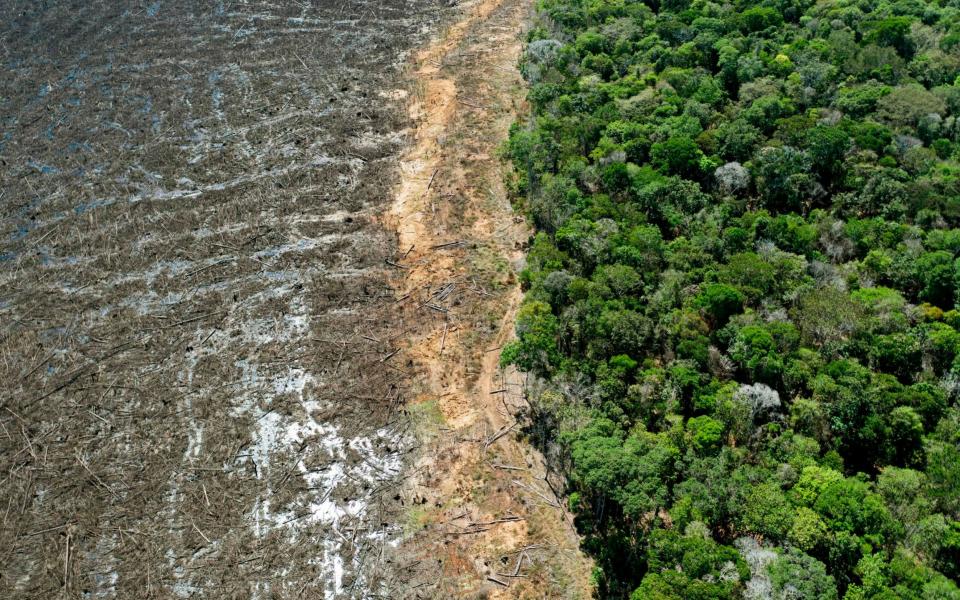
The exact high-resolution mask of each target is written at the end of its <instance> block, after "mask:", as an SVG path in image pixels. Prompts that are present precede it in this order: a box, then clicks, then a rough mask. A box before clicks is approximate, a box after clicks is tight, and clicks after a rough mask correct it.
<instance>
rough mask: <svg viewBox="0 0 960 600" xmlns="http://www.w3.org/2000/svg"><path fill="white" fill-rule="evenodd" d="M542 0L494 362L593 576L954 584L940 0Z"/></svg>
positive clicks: (959, 132) (951, 255)
mask: <svg viewBox="0 0 960 600" xmlns="http://www.w3.org/2000/svg"><path fill="white" fill-rule="evenodd" d="M540 8H541V12H542V15H543V17H542V18H543V23H542V27H538V28H537V29H536V30H535V33H534V34H532V36H531V39H532V40H538V41H537V42H536V43H537V44H539V45H538V46H536V48H532V49H531V52H530V53H529V56H528V57H527V58H526V59H525V60H524V63H523V70H524V73H525V75H526V76H527V77H528V79H529V80H530V83H531V88H530V94H529V98H530V104H531V107H532V111H533V114H532V115H531V118H530V119H529V121H528V122H526V123H524V124H517V125H516V126H514V128H513V129H512V130H511V136H510V141H509V144H508V145H507V148H506V155H507V156H508V157H509V159H510V160H511V161H512V163H513V165H514V179H513V181H512V186H511V189H512V190H514V191H515V192H516V193H517V195H518V198H517V200H518V205H520V206H522V208H523V209H524V210H525V211H526V212H527V213H528V215H529V216H530V218H531V220H532V221H533V223H534V225H535V226H536V227H537V229H538V230H539V231H540V233H538V234H537V235H536V236H535V238H534V239H533V243H532V245H531V247H530V250H529V254H528V260H527V267H526V269H525V270H524V271H523V272H522V274H521V281H522V283H523V285H524V289H525V290H526V292H527V298H526V300H525V303H524V306H523V308H522V309H521V311H520V313H519V315H518V317H517V335H518V339H517V341H515V342H513V343H511V344H508V345H507V346H506V347H505V348H504V350H503V355H502V358H503V361H504V362H505V363H512V364H515V365H517V366H519V367H520V368H522V369H523V370H525V371H528V372H530V373H533V374H534V375H535V376H537V377H538V378H539V379H540V380H541V381H540V384H539V385H538V386H535V389H538V390H543V391H541V392H539V393H534V394H532V397H531V403H532V405H533V409H532V412H531V415H532V416H533V417H534V418H535V419H536V421H535V423H534V424H533V425H532V427H531V431H532V432H535V434H536V435H535V439H537V440H538V442H539V443H542V444H544V446H545V447H547V448H548V449H549V450H550V452H549V453H548V455H549V456H551V457H553V458H552V466H553V467H555V468H557V469H558V470H560V471H561V472H562V474H563V475H565V476H566V477H567V479H568V482H569V490H568V491H569V492H570V501H571V506H572V509H573V510H574V512H575V514H576V523H577V526H578V527H579V529H580V531H581V533H582V534H583V545H584V548H585V549H586V550H587V551H588V552H590V553H591V554H592V555H593V556H594V557H595V558H596V560H597V565H598V578H597V582H598V593H599V594H600V596H601V597H606V598H624V599H625V598H635V599H640V598H643V599H647V598H655V599H674V598H684V599H686V598H703V599H708V598H710V599H713V598H739V597H741V596H742V595H743V593H744V590H745V589H746V585H747V581H748V580H749V579H750V578H759V581H758V582H755V583H758V585H760V586H766V587H767V589H769V590H770V593H771V595H772V597H775V598H814V599H831V600H833V599H839V598H844V600H857V599H860V598H864V599H866V598H871V599H873V598H878V599H879V598H884V599H885V598H916V599H922V600H931V599H933V598H938V599H939V598H946V599H958V600H960V590H958V588H957V586H956V585H955V583H954V581H953V580H952V579H951V578H956V577H958V576H960V569H958V567H957V564H958V562H960V466H958V465H960V407H958V406H957V399H958V398H960V312H958V310H957V305H958V304H960V294H958V289H960V202H958V199H960V163H958V162H957V158H958V155H960V149H958V146H957V144H958V142H960V124H958V117H960V85H958V83H960V78H958V74H960V58H958V54H957V49H958V48H960V43H958V40H960V36H958V33H957V31H958V26H957V23H958V22H960V20H958V19H960V13H958V9H957V7H956V6H954V5H953V4H951V3H939V4H937V3H924V2H917V1H914V0H879V1H877V2H858V3H851V2H841V1H839V0H823V1H820V2H812V1H808V0H804V1H793V0H776V1H770V2H762V3H759V2H754V3H750V2H737V3H733V4H722V3H720V4H717V3H711V2H699V1H689V0H660V1H657V0H649V1H647V2H633V1H624V0H589V1H587V0H541V3H540ZM551 38H552V39H551ZM745 540H754V541H752V542H750V543H748V542H745ZM755 540H762V544H763V545H758V544H757V542H756V541H755ZM751 543H752V545H751ZM748 558H749V560H748ZM747 564H749V565H750V568H747ZM751 568H752V569H753V570H752V571H751Z"/></svg>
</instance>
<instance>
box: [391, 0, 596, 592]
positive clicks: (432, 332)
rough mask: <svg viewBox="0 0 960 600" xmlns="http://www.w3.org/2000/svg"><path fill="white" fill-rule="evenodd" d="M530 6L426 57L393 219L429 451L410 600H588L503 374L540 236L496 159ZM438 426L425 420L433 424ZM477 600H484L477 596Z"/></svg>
mask: <svg viewBox="0 0 960 600" xmlns="http://www.w3.org/2000/svg"><path fill="white" fill-rule="evenodd" d="M532 9H533V6H532V3H531V2H529V1H527V0H478V1H476V2H473V3H469V4H466V5H464V6H463V11H464V17H463V19H462V20H461V21H459V22H458V23H457V24H456V25H454V26H452V27H451V28H450V29H449V30H448V31H447V32H446V34H445V35H444V36H443V37H442V38H441V39H440V40H438V41H437V42H435V43H434V44H431V45H430V46H429V47H427V48H426V49H425V50H424V51H422V52H421V53H420V54H419V55H418V56H417V58H416V72H415V77H416V81H417V90H418V93H417V97H416V102H414V104H413V106H412V109H411V110H412V113H413V116H414V117H415V118H416V119H417V120H418V123H419V125H418V128H417V132H416V143H415V145H414V146H413V147H412V148H411V149H410V150H409V151H408V152H407V153H406V154H405V156H404V159H403V161H402V163H401V184H400V187H399V190H398V194H397V197H396V201H395V202H394V205H393V209H392V211H391V215H390V216H391V222H392V223H393V224H394V226H395V227H396V228H397V235H398V238H399V244H398V248H399V250H400V254H399V255H398V257H397V258H396V264H397V265H398V267H399V268H400V269H402V270H401V272H400V274H399V276H398V282H397V283H396V284H395V287H396V288H398V289H399V290H400V293H399V295H398V304H400V305H401V306H403V307H404V311H405V315H406V317H405V318H406V320H407V322H408V323H410V324H411V326H410V333H409V334H408V337H407V345H406V346H405V347H404V349H403V351H402V353H401V356H402V357H403V358H404V359H405V360H406V362H407V364H408V365H409V367H410V368H411V369H412V370H413V371H414V372H415V374H416V375H415V383H414V386H416V387H415V388H414V391H415V392H416V396H415V398H414V404H413V410H414V411H415V412H417V413H419V414H420V415H421V420H420V423H419V425H420V438H421V440H422V443H423V445H422V447H421V448H420V450H419V452H418V456H419V461H418V463H417V464H416V466H415V468H414V470H413V472H412V475H411V477H410V480H409V483H408V485H407V487H406V488H405V491H404V494H403V501H404V504H405V506H406V507H407V511H408V516H407V529H408V536H407V537H406V538H405V542H404V543H403V544H401V546H400V548H399V549H398V550H397V552H396V557H397V560H398V562H399V563H400V565H401V572H407V573H409V574H410V577H411V580H410V583H409V584H408V586H407V588H406V589H405V591H406V593H407V595H408V596H410V597H425V598H426V597H431V598H432V597H436V598H459V597H463V598H472V597H481V595H482V596H485V597H493V598H587V597H589V595H590V589H589V575H590V568H591V565H590V563H589V561H588V560H586V559H585V558H584V556H583V555H582V554H581V553H580V552H579V550H578V539H577V537H576V534H575V532H574V530H573V527H572V522H571V519H570V516H569V515H568V514H567V513H566V511H565V509H564V507H563V500H562V499H561V498H560V497H558V496H557V494H556V490H555V488H556V487H557V486H553V485H551V484H550V483H549V482H548V481H547V478H546V473H545V467H544V463H543V460H542V457H540V456H539V454H538V453H537V452H536V451H535V450H533V449H532V448H531V447H530V446H529V445H527V444H526V443H525V442H524V441H523V440H522V439H520V438H519V437H518V433H519V423H518V422H517V420H516V413H517V412H518V410H519V409H520V408H521V407H522V405H523V402H524V400H523V381H522V380H521V378H520V376H519V375H518V374H517V373H516V372H514V371H503V370H501V369H500V368H499V366H498V363H499V354H500V353H499V349H500V348H501V347H502V346H503V345H504V344H505V343H506V342H507V341H509V340H510V338H511V337H512V335H513V321H514V316H515V313H516V310H517V307H518V306H519V303H520V300H521V292H520V289H519V285H518V283H517V280H516V277H515V273H516V271H517V270H518V269H519V268H520V267H521V265H522V261H523V256H524V254H523V249H524V244H525V243H526V241H527V240H528V238H529V235H530V232H529V230H528V228H527V227H526V225H525V224H524V222H523V220H522V219H521V218H519V217H518V216H517V215H516V214H515V213H514V212H513V210H512V209H511V206H510V203H509V200H508V197H507V193H506V189H505V186H504V172H503V169H504V168H505V167H504V165H503V164H502V163H501V161H500V160H499V159H498V158H497V151H498V147H499V145H500V144H501V143H502V142H503V141H504V140H506V137H507V133H508V130H509V127H510V125H511V124H512V123H513V122H514V121H515V120H516V118H517V115H518V114H519V113H520V111H522V110H523V98H524V96H525V91H524V90H525V88H524V84H523V81H522V79H521V78H520V75H519V73H518V70H517V66H518V61H519V57H520V52H521V39H522V32H523V28H524V27H525V25H526V24H527V23H529V20H530V16H531V14H530V13H531V11H532ZM425 417H430V418H425ZM478 594H479V595H478Z"/></svg>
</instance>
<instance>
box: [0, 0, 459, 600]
mask: <svg viewBox="0 0 960 600" xmlns="http://www.w3.org/2000/svg"><path fill="white" fill-rule="evenodd" d="M449 13H451V9H449V8H448V7H447V6H446V3H441V2H438V1H434V0H377V1H375V2H374V1H362V0H344V1H332V2H326V1H313V2H284V3H271V2H261V1H256V0H253V1H245V2H231V1H222V2H194V1H192V0H190V1H188V0H162V1H160V0H157V1H152V0H151V1H148V2H122V3H118V2H112V1H110V2H108V1H106V0H89V1H85V2H68V1H61V2H34V1H32V0H30V1H28V0H22V1H20V0H14V1H7V2H3V3H0V42H2V43H0V64H2V65H3V69H4V76H3V77H0V382H2V384H3V385H2V389H0V596H2V597H4V598H54V597H56V598H74V597H83V598H108V597H119V598H152V597H155V598H170V597H184V598H186V597H198V596H206V597H217V598H232V597H243V598H294V597H296V598H334V597H376V596H383V597H392V596H393V595H394V594H393V590H395V589H397V588H398V587H401V586H403V585H405V582H404V580H403V579H402V578H400V579H398V576H397V574H396V573H395V572H394V571H392V570H391V568H390V565H389V564H388V563H386V560H387V558H386V555H387V551H388V550H389V548H390V546H391V545H395V544H396V543H397V542H398V540H399V538H400V537H401V536H402V534H403V527H402V524H401V522H400V518H399V516H398V515H402V514H403V513H402V512H398V511H402V510H405V508H404V507H401V506H400V505H399V501H398V500H396V499H395V498H399V497H400V496H399V492H398V489H397V486H398V485H400V484H401V483H402V482H403V479H402V478H401V474H402V471H403V468H404V465H405V464H406V462H407V459H406V457H407V456H408V455H409V452H410V451H411V449H412V448H413V447H414V445H413V444H414V439H415V438H414V437H413V436H412V435H411V433H410V429H409V427H410V421H409V419H408V418H406V416H405V415H404V414H403V412H402V410H401V408H402V406H403V402H404V400H405V393H404V389H405V386H406V385H407V382H408V381H409V374H408V373H407V371H406V370H405V369H404V367H403V366H402V363H400V359H399V357H397V356H395V351H396V349H397V348H398V338H399V339H402V336H403V326H402V324H401V323H400V320H399V316H398V315H397V314H396V310H395V305H394V299H395V297H396V293H395V291H394V290H393V289H392V288H391V275H392V274H391V271H393V267H391V266H390V265H388V264H387V260H390V259H392V258H393V257H394V256H395V255H396V253H397V252H396V245H395V244H396V239H395V237H394V235H393V231H392V230H387V229H384V228H383V226H382V223H381V219H380V215H382V213H383V212H384V210H386V209H387V208H388V206H389V204H390V202H391V201H392V198H393V190H394V189H395V185H396V182H397V173H398V171H397V168H396V166H397V160H398V157H399V156H400V153H401V150H402V149H403V148H404V147H405V146H406V144H407V143H408V137H409V133H410V130H409V129H408V128H409V126H410V125H411V120H410V117H409V115H408V114H407V112H406V108H407V105H408V98H409V97H410V96H411V89H410V88H409V87H408V86H407V81H408V78H407V74H406V73H405V72H404V69H405V65H407V64H409V60H410V52H411V50H412V49H414V48H415V47H418V46H419V45H420V44H422V43H424V42H425V41H426V40H427V39H429V36H430V34H431V33H433V32H435V31H436V30H437V28H438V27H439V24H440V23H441V22H443V21H444V19H445V18H446V17H447V15H448V14H449Z"/></svg>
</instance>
